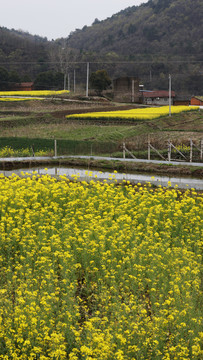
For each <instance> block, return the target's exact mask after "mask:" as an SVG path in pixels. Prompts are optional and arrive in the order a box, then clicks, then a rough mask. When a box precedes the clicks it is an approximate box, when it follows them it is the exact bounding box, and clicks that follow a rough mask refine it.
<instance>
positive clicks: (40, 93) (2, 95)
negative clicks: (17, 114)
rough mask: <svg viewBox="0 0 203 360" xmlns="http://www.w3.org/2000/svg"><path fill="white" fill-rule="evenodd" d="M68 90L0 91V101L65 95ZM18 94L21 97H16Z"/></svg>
mask: <svg viewBox="0 0 203 360" xmlns="http://www.w3.org/2000/svg"><path fill="white" fill-rule="evenodd" d="M69 92H70V91H68V90H58V91H55V90H32V91H0V101H19V100H21V101H22V100H28V99H29V98H30V97H32V98H33V99H34V100H39V99H40V98H38V97H46V96H48V97H49V96H57V95H66V94H68V93H69ZM10 96H11V97H10ZM19 96H20V97H22V98H18V97H19Z"/></svg>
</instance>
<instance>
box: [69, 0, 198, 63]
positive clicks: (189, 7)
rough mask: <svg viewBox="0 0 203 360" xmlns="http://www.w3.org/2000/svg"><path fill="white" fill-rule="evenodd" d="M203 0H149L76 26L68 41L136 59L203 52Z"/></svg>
mask: <svg viewBox="0 0 203 360" xmlns="http://www.w3.org/2000/svg"><path fill="white" fill-rule="evenodd" d="M202 34H203V2H202V0H195V1H194V0H149V1H148V2H147V3H145V4H141V5H140V6H133V7H129V8H126V9H125V10H123V11H120V12H119V13H117V14H115V15H113V16H112V17H110V18H107V19H106V20H103V21H99V20H98V19H95V22H94V23H93V24H92V26H89V27H87V26H85V27H84V28H83V29H82V30H79V29H77V30H76V31H75V32H73V33H71V34H70V36H69V38H68V42H67V43H68V45H69V46H70V47H74V48H77V49H79V50H80V51H81V52H84V51H93V52H94V51H95V52H97V53H100V54H101V55H104V54H108V53H110V52H111V53H112V52H114V55H115V56H116V55H118V56H119V57H120V56H123V57H125V59H133V58H134V57H136V55H137V54H149V55H158V56H160V55H161V54H163V55H165V54H167V55H169V54H170V55H181V56H185V55H192V56H195V57H197V58H199V57H200V56H201V54H202V53H203V37H202Z"/></svg>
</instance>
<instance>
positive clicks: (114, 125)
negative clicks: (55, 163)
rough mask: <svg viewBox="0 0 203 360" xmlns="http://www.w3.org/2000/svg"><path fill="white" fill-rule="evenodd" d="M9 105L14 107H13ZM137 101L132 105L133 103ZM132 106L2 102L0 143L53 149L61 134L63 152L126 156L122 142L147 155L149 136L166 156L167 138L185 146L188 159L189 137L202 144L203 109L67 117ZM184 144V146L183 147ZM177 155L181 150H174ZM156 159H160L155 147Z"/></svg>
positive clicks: (59, 146) (2, 145)
mask: <svg viewBox="0 0 203 360" xmlns="http://www.w3.org/2000/svg"><path fill="white" fill-rule="evenodd" d="M9 106H10V107H9ZM135 106H136V105H134V107H135ZM132 107H133V106H132V105H131V104H129V105H126V104H123V105H121V104H119V106H118V104H113V103H107V104H104V103H100V104H98V103H95V102H85V101H81V102H77V103H74V102H69V103H65V102H64V101H61V102H56V101H47V102H46V103H41V102H40V103H39V102H37V103H36V102H34V101H31V102H29V104H28V103H27V102H26V103H24V104H19V103H18V104H17V105H15V106H14V104H13V105H12V107H11V104H9V105H7V104H6V105H4V106H2V105H1V107H0V132H1V138H0V148H3V147H5V146H11V147H12V148H14V149H19V148H24V147H26V148H27V147H31V146H33V147H34V148H35V149H36V151H38V150H39V151H41V150H47V152H48V153H49V152H53V149H54V139H57V140H58V141H57V143H58V154H59V155H65V154H66V155H77V154H85V155H103V154H106V155H108V156H109V155H112V156H122V143H123V142H125V144H126V147H127V148H128V149H129V150H130V151H132V152H133V153H134V155H135V156H136V157H141V158H146V157H147V143H148V139H149V138H150V141H151V143H152V145H153V146H154V147H155V148H157V149H159V150H160V152H162V153H163V154H164V156H167V141H168V139H171V141H172V142H173V144H174V145H175V146H179V147H181V146H182V147H183V146H184V151H185V155H186V156H187V157H188V160H189V149H188V147H189V140H190V138H191V139H192V140H193V142H194V144H195V145H196V146H197V147H199V143H200V140H201V139H202V138H203V111H192V112H187V113H180V114H172V116H171V117H170V118H169V117H168V116H164V117H162V118H158V119H152V120H147V119H146V120H143V121H141V120H139V122H133V123H131V122H123V121H122V120H120V121H119V122H118V121H116V122H115V121H113V120H112V121H105V120H100V121H99V122H98V120H97V121H94V120H91V121H88V120H84V121H82V120H68V119H66V118H65V116H66V115H67V114H71V113H74V112H77V113H80V112H89V111H96V110H98V111H99V110H101V109H102V111H105V109H106V110H108V111H109V109H128V108H130V109H132ZM185 149H186V150H185ZM172 155H173V158H174V159H176V158H177V157H178V154H177V152H176V151H173V154H172ZM151 158H152V159H159V157H157V154H156V153H155V152H154V151H152V152H151ZM194 159H195V160H196V161H199V153H198V150H196V152H195V149H194Z"/></svg>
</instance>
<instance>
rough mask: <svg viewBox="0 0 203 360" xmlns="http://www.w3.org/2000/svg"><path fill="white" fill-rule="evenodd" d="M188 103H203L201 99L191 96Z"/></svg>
mask: <svg viewBox="0 0 203 360" xmlns="http://www.w3.org/2000/svg"><path fill="white" fill-rule="evenodd" d="M190 104H191V105H203V101H201V100H199V99H197V98H195V97H193V98H192V99H191V101H190Z"/></svg>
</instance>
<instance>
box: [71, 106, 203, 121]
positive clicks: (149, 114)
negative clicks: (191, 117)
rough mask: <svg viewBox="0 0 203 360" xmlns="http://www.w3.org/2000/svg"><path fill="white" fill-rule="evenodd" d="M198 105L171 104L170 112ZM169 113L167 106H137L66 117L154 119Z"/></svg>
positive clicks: (189, 109)
mask: <svg viewBox="0 0 203 360" xmlns="http://www.w3.org/2000/svg"><path fill="white" fill-rule="evenodd" d="M198 108H199V107H196V106H195V107H189V106H171V113H172V114H179V113H181V112H183V111H192V110H197V109H198ZM168 113H169V106H162V107H151V108H139V109H131V110H119V111H105V112H91V113H84V114H72V115H67V116H66V118H67V119H81V120H82V119H104V120H105V119H106V120H108V119H121V120H124V119H126V120H145V119H146V120H147V119H149V120H150V119H156V118H158V117H161V116H166V115H167V114H168Z"/></svg>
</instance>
